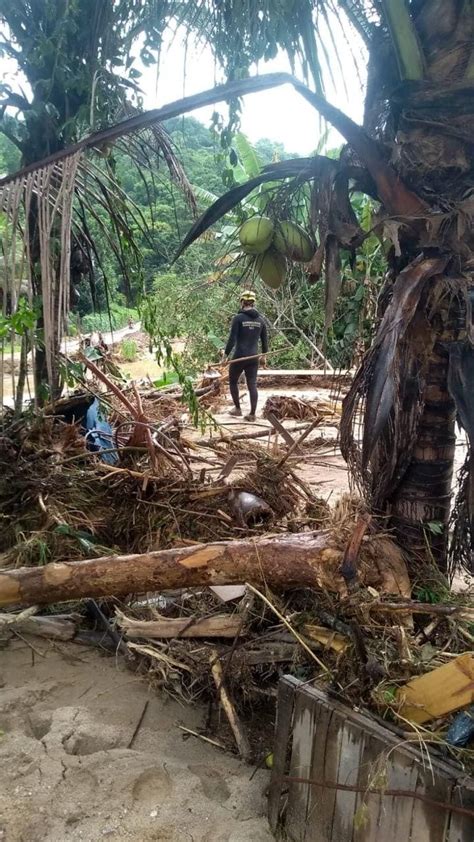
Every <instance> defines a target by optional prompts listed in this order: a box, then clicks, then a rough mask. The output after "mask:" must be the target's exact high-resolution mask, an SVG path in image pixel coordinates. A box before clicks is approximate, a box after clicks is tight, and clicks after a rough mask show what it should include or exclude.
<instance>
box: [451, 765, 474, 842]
mask: <svg viewBox="0 0 474 842" xmlns="http://www.w3.org/2000/svg"><path fill="white" fill-rule="evenodd" d="M460 783H462V784H463V787H462V790H461V789H460V787H458V786H454V787H453V789H452V793H451V801H452V802H453V804H458V805H459V806H462V807H469V808H470V809H471V810H474V781H473V780H472V778H471V779H470V781H468V782H466V781H462V780H461V782H460ZM473 839H474V817H472V816H462V815H460V814H459V813H451V815H450V821H449V829H448V831H447V835H446V842H472V840H473Z"/></svg>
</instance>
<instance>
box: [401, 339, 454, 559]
mask: <svg viewBox="0 0 474 842" xmlns="http://www.w3.org/2000/svg"><path fill="white" fill-rule="evenodd" d="M448 366H449V354H448V352H447V351H446V350H445V349H444V348H443V347H442V346H441V345H440V343H437V344H435V346H434V348H433V351H432V353H431V357H430V360H429V364H428V371H427V375H426V385H425V388H424V392H423V396H422V400H423V403H424V409H423V414H422V416H421V420H420V423H419V427H418V437H417V441H416V445H415V448H414V451H413V455H412V459H411V462H410V464H409V466H408V469H407V471H406V473H405V475H404V477H403V478H402V481H401V483H400V485H399V486H398V488H397V490H396V492H395V494H394V495H393V498H392V499H390V500H389V501H388V510H389V512H390V516H391V518H390V520H391V526H392V527H393V528H394V530H395V534H396V536H397V540H398V542H399V544H400V545H401V546H402V547H404V548H405V549H406V550H408V551H409V552H410V556H412V557H414V559H417V558H418V559H419V558H423V557H426V553H427V549H428V552H429V554H430V555H431V556H432V558H433V560H434V561H435V562H436V564H437V565H438V567H439V568H440V569H441V570H445V569H446V554H447V540H448V522H449V516H450V507H451V487H452V480H453V464H454V454H455V446H456V436H455V432H454V424H455V415H456V410H455V405H454V401H453V399H452V397H451V395H450V394H449V391H448V385H447V379H448Z"/></svg>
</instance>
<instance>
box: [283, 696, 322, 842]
mask: <svg viewBox="0 0 474 842" xmlns="http://www.w3.org/2000/svg"><path fill="white" fill-rule="evenodd" d="M322 710H323V707H322V705H319V706H317V705H315V704H314V700H313V699H311V698H308V697H307V696H305V695H304V694H303V693H301V694H297V695H296V697H295V712H294V719H293V722H294V725H293V746H292V752H291V763H290V777H298V778H309V776H310V771H311V760H312V754H313V739H314V733H315V730H316V731H317V723H318V719H319V716H321V711H322ZM310 790H311V787H310V786H309V784H302V783H290V787H289V791H288V810H287V815H286V823H285V830H286V833H287V836H288V839H289V840H291V842H305V839H306V829H307V810H308V800H309V796H310Z"/></svg>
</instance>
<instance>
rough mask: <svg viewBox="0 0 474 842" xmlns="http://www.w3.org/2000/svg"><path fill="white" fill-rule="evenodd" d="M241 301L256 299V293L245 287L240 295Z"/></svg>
mask: <svg viewBox="0 0 474 842" xmlns="http://www.w3.org/2000/svg"><path fill="white" fill-rule="evenodd" d="M240 300H241V301H255V293H254V292H252V290H251V289H244V291H243V292H242V293H241V295H240Z"/></svg>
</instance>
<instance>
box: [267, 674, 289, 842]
mask: <svg viewBox="0 0 474 842" xmlns="http://www.w3.org/2000/svg"><path fill="white" fill-rule="evenodd" d="M294 700H295V688H294V686H293V685H292V684H289V683H288V682H287V681H285V680H284V679H283V680H282V681H280V683H279V685H278V703H277V718H276V725H275V743H274V749H273V766H272V776H271V781H270V792H269V797H268V821H269V823H270V828H271V830H272V833H276V830H277V828H278V825H279V820H280V807H281V799H282V792H283V788H284V786H285V784H284V781H283V775H284V774H285V770H286V763H287V757H288V749H289V740H290V731H291V725H292V722H293V707H294Z"/></svg>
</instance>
